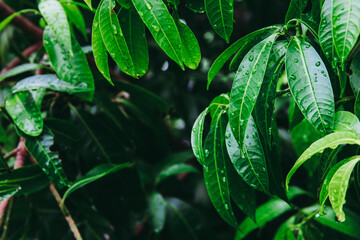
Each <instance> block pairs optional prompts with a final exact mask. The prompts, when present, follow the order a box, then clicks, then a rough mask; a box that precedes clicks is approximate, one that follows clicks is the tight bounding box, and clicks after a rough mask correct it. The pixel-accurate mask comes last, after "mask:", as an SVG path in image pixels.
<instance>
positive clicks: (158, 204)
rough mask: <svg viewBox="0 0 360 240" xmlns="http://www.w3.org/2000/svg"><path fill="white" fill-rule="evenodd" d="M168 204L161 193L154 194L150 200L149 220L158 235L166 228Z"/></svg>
mask: <svg viewBox="0 0 360 240" xmlns="http://www.w3.org/2000/svg"><path fill="white" fill-rule="evenodd" d="M166 206H167V203H166V201H165V199H164V198H163V196H162V195H161V194H160V193H157V192H153V193H152V194H151V196H150V198H149V213H148V214H149V220H150V223H151V226H152V228H153V231H154V232H156V233H158V232H160V231H161V230H162V229H163V228H164V224H165V218H166Z"/></svg>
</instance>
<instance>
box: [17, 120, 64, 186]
mask: <svg viewBox="0 0 360 240" xmlns="http://www.w3.org/2000/svg"><path fill="white" fill-rule="evenodd" d="M23 137H24V138H25V147H26V149H27V150H28V151H29V153H30V154H31V156H33V157H34V159H35V160H36V162H37V163H38V164H39V166H40V168H41V169H42V170H43V171H44V172H45V173H46V174H47V175H48V177H49V178H50V180H51V181H52V182H53V183H54V184H55V186H57V187H59V188H62V187H64V186H68V185H69V182H68V180H67V178H66V176H65V173H64V170H63V169H62V166H61V160H60V159H59V154H58V153H55V152H52V151H51V150H50V148H51V146H52V145H54V135H53V134H52V132H51V131H50V130H49V129H48V128H47V127H44V130H43V132H42V134H41V135H40V136H38V137H30V136H25V135H23Z"/></svg>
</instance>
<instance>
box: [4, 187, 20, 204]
mask: <svg viewBox="0 0 360 240" xmlns="http://www.w3.org/2000/svg"><path fill="white" fill-rule="evenodd" d="M20 189H21V187H20V186H19V185H10V184H1V185H0V201H3V200H5V199H8V198H9V197H12V196H14V195H15V194H16V193H17V192H19V190H20Z"/></svg>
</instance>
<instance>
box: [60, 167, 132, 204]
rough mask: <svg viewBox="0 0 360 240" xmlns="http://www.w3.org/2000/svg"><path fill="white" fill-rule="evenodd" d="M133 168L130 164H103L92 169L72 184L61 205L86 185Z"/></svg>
mask: <svg viewBox="0 0 360 240" xmlns="http://www.w3.org/2000/svg"><path fill="white" fill-rule="evenodd" d="M130 166H132V165H131V164H129V163H123V164H119V165H115V166H114V165H112V164H101V165H98V166H96V167H95V168H93V169H91V170H90V171H89V172H87V173H86V174H85V175H84V176H82V177H80V178H79V179H77V180H76V181H75V182H73V183H72V184H71V186H70V187H69V189H68V190H66V192H65V193H64V196H63V198H62V202H61V205H63V204H64V202H65V200H66V198H67V197H69V195H70V194H71V193H73V192H74V191H76V190H78V189H80V188H82V187H84V186H85V185H87V184H89V183H92V182H94V181H96V180H98V179H100V178H102V177H105V176H107V175H109V174H112V173H115V172H117V171H119V170H121V169H123V168H127V167H130Z"/></svg>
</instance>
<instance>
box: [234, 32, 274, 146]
mask: <svg viewBox="0 0 360 240" xmlns="http://www.w3.org/2000/svg"><path fill="white" fill-rule="evenodd" d="M276 37H277V34H273V35H271V36H270V37H268V38H267V39H265V40H263V41H261V42H260V43H258V44H256V45H255V47H253V48H252V49H251V50H250V52H248V53H247V54H246V56H245V58H244V59H243V61H242V62H241V64H240V66H239V68H238V70H237V72H236V75H235V78H234V82H233V86H232V89H231V92H230V107H229V121H230V127H231V130H232V132H233V133H234V137H235V139H236V141H237V142H238V143H239V145H240V146H242V145H243V144H244V137H245V130H246V126H247V124H248V121H249V118H250V116H251V113H252V110H253V108H254V106H255V103H256V99H257V97H258V94H259V92H260V88H261V84H262V82H263V79H264V75H265V70H266V65H267V62H268V59H269V56H270V51H271V48H272V45H273V43H274V41H275V39H276Z"/></svg>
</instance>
